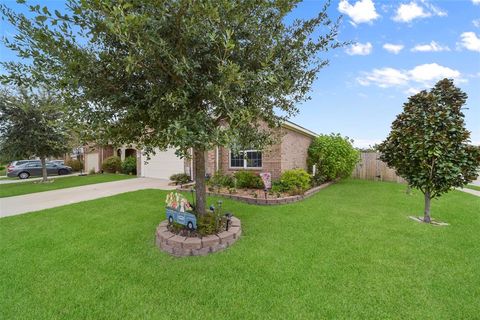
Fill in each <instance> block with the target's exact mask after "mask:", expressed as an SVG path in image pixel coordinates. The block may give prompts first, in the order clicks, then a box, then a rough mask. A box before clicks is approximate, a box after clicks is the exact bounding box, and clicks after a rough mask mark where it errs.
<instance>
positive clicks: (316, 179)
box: [312, 173, 328, 187]
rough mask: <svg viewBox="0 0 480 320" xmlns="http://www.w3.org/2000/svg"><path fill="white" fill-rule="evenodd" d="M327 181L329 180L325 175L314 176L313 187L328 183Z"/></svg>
mask: <svg viewBox="0 0 480 320" xmlns="http://www.w3.org/2000/svg"><path fill="white" fill-rule="evenodd" d="M327 180H328V179H327V177H325V176H324V175H322V174H320V173H317V174H316V175H314V176H313V177H312V186H314V187H316V186H319V185H321V184H322V183H325V182H327Z"/></svg>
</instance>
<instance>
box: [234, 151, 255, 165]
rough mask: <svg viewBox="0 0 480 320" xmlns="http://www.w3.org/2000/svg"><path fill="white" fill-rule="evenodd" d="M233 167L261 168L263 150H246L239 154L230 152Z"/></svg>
mask: <svg viewBox="0 0 480 320" xmlns="http://www.w3.org/2000/svg"><path fill="white" fill-rule="evenodd" d="M230 167H231V168H261V167H262V152H261V151H258V150H245V151H241V152H239V153H238V154H235V153H233V152H230Z"/></svg>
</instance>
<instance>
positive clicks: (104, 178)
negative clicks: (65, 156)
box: [0, 174, 135, 198]
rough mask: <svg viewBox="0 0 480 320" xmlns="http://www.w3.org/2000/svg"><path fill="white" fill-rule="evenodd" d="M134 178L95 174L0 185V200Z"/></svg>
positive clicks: (121, 175) (120, 175)
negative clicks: (42, 181)
mask: <svg viewBox="0 0 480 320" xmlns="http://www.w3.org/2000/svg"><path fill="white" fill-rule="evenodd" d="M134 177H135V176H129V175H125V174H97V175H88V176H72V177H62V178H58V179H55V178H54V177H49V180H53V182H48V183H40V181H30V182H18V183H8V184H0V198H5V197H12V196H19V195H22V194H28V193H34V192H42V191H50V190H57V189H63V188H71V187H78V186H84V185H87V184H94V183H101V182H110V181H117V180H124V179H130V178H134Z"/></svg>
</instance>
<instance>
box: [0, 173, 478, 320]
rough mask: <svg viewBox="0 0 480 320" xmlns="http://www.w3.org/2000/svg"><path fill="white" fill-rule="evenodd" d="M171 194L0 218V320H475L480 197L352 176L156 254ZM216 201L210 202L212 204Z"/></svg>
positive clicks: (248, 211)
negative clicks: (227, 237)
mask: <svg viewBox="0 0 480 320" xmlns="http://www.w3.org/2000/svg"><path fill="white" fill-rule="evenodd" d="M165 195H166V192H165V191H160V190H143V191H137V192H132V193H126V194H122V195H118V196H114V197H109V198H104V199H98V200H94V201H88V202H82V203H78V204H73V205H69V206H65V207H60V208H55V209H49V210H45V211H40V212H36V213H30V214H26V215H21V216H15V217H8V218H3V219H0V243H1V246H0V261H1V264H0V318H2V319H176V318H178V319H324V318H327V319H330V318H337V319H473V318H478V311H479V304H478V301H479V300H480V272H478V270H479V269H480V232H478V230H480V210H478V209H479V208H480V198H479V197H475V196H473V195H470V194H466V193H462V192H458V191H453V192H451V193H449V194H447V195H445V196H444V197H442V198H441V199H440V200H436V201H433V203H432V214H433V217H434V218H436V219H438V220H441V221H446V222H449V223H450V224H451V226H448V227H433V226H430V225H424V224H419V223H416V222H414V221H412V220H410V219H408V218H407V216H408V215H411V214H421V212H422V203H423V202H422V197H421V195H420V194H419V193H414V194H413V195H411V196H408V195H406V194H405V186H403V185H401V184H394V183H386V182H369V181H360V180H348V181H343V182H340V183H338V184H335V185H333V186H331V187H329V188H327V189H325V190H322V191H321V192H320V193H318V194H317V195H315V196H313V197H311V198H309V199H307V200H305V201H303V202H298V203H295V204H289V205H283V206H252V205H248V204H243V203H237V202H233V201H230V200H224V207H226V208H228V209H230V210H232V211H233V212H234V214H236V215H237V216H238V217H239V218H240V219H241V220H242V224H243V235H242V238H241V239H240V240H239V241H238V242H237V243H235V244H234V245H233V246H232V247H231V248H228V249H227V250H226V251H224V252H220V253H216V254H213V255H209V256H206V257H188V258H175V257H171V256H169V255H168V254H166V253H164V252H161V251H159V250H158V249H157V248H156V246H155V244H154V232H155V228H156V226H157V225H158V223H159V222H160V221H161V220H163V219H164V212H163V211H164V210H163V200H164V197H165ZM212 201H213V200H210V201H209V203H212Z"/></svg>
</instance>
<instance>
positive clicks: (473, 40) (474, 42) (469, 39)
mask: <svg viewBox="0 0 480 320" xmlns="http://www.w3.org/2000/svg"><path fill="white" fill-rule="evenodd" d="M460 37H461V38H462V40H461V42H460V45H461V46H462V47H464V48H465V49H467V50H471V51H476V52H480V38H479V37H477V35H476V34H475V32H464V33H462V34H461V35H460Z"/></svg>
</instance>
